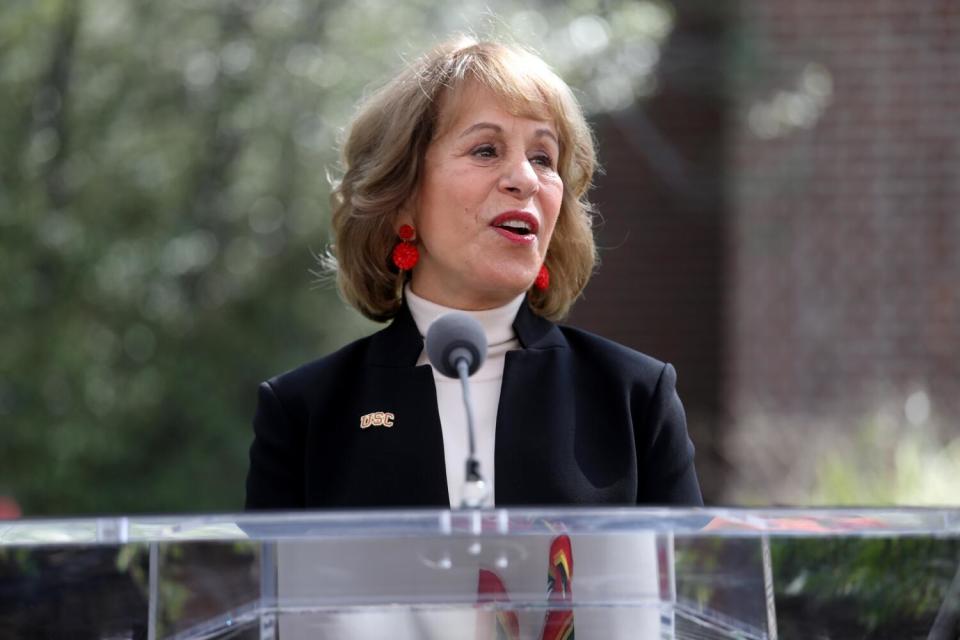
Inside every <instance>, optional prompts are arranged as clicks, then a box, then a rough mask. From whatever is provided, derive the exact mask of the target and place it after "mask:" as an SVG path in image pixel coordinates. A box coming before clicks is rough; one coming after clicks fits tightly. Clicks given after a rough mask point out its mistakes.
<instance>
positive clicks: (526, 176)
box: [500, 156, 540, 199]
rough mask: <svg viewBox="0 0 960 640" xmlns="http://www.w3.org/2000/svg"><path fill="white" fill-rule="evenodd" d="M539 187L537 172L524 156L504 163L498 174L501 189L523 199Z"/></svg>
mask: <svg viewBox="0 0 960 640" xmlns="http://www.w3.org/2000/svg"><path fill="white" fill-rule="evenodd" d="M539 187H540V181H539V180H538V179H537V172H536V170H535V169H534V168H533V165H532V164H531V163H530V160H529V159H528V158H527V157H526V156H524V157H522V158H516V159H511V160H510V161H509V162H507V163H505V165H504V169H503V175H501V176H500V190H501V191H504V192H506V193H509V194H511V195H513V196H515V197H517V198H524V199H525V198H529V197H530V196H532V195H533V194H535V193H536V192H537V190H538V189H539Z"/></svg>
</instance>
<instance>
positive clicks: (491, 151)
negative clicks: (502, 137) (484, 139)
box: [473, 144, 497, 158]
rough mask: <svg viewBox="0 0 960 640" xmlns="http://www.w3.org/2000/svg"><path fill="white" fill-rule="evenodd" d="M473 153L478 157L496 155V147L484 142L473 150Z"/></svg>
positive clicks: (492, 156)
mask: <svg viewBox="0 0 960 640" xmlns="http://www.w3.org/2000/svg"><path fill="white" fill-rule="evenodd" d="M473 155H475V156H477V157H479V158H495V157H497V149H496V147H494V146H493V145H492V144H484V145H481V146H479V147H477V148H476V149H474V150H473Z"/></svg>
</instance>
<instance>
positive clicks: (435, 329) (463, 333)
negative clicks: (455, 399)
mask: <svg viewBox="0 0 960 640" xmlns="http://www.w3.org/2000/svg"><path fill="white" fill-rule="evenodd" d="M427 357H428V358H430V364H432V365H433V368H434V369H436V370H437V371H439V372H440V373H442V374H443V375H445V376H447V377H450V378H459V377H460V376H459V374H458V373H457V360H459V359H460V358H464V359H466V360H467V367H468V371H469V372H470V375H473V374H474V373H476V371H477V369H479V368H480V365H482V364H483V360H484V358H486V357H487V336H486V334H485V333H484V332H483V327H482V326H480V323H479V322H477V321H476V320H474V319H473V318H471V317H470V316H468V315H467V314H465V313H460V312H459V311H454V312H453V313H448V314H446V315H443V316H440V317H439V318H437V319H436V320H434V321H433V323H432V324H431V325H430V328H429V329H427Z"/></svg>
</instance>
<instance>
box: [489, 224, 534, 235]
mask: <svg viewBox="0 0 960 640" xmlns="http://www.w3.org/2000/svg"><path fill="white" fill-rule="evenodd" d="M493 226H495V227H496V228H498V229H503V230H504V231H507V232H509V233H512V234H514V235H516V236H521V237H524V236H531V235H533V227H532V225H531V224H530V223H528V222H524V221H523V220H510V221H509V222H504V223H502V224H495V225H493Z"/></svg>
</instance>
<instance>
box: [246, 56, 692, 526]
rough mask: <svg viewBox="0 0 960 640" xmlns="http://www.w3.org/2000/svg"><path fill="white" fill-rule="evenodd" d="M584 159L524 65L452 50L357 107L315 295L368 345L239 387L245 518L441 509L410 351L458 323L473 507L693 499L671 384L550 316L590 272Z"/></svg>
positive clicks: (558, 92) (421, 373) (660, 369)
mask: <svg viewBox="0 0 960 640" xmlns="http://www.w3.org/2000/svg"><path fill="white" fill-rule="evenodd" d="M595 162H596V156H595V151H594V146H593V141H592V137H591V133H590V130H589V127H588V125H587V123H586V121H585V119H584V117H583V113H582V111H581V109H580V107H579V106H578V105H577V103H576V101H575V99H574V97H573V95H572V93H571V91H570V89H569V88H568V87H567V86H566V85H565V84H564V83H563V81H562V80H560V79H559V78H558V77H557V76H556V75H555V74H554V73H553V72H552V71H550V70H549V69H548V68H547V66H546V65H545V64H544V63H543V62H542V61H541V60H540V59H539V58H537V57H536V56H534V55H532V54H531V53H528V52H526V51H524V50H521V49H518V48H515V47H510V46H505V45H502V44H495V43H487V42H483V43H478V42H475V41H470V40H459V41H456V42H453V43H449V44H447V45H444V46H441V47H439V48H437V49H436V50H434V51H432V52H430V53H428V54H427V55H425V56H423V57H422V58H421V59H419V60H418V61H417V62H415V63H414V64H413V65H411V66H410V67H409V68H408V69H406V70H405V71H404V72H403V73H402V74H401V75H400V76H399V77H397V78H396V79H394V80H393V81H392V82H390V83H389V84H387V85H386V86H385V87H383V88H382V89H381V90H380V91H378V92H377V93H375V94H374V95H373V96H371V97H370V98H369V100H367V101H366V103H365V104H364V105H362V107H361V109H360V111H359V113H358V115H357V116H356V117H355V119H354V121H353V123H352V125H351V127H350V129H349V133H348V136H347V138H346V142H345V144H344V148H343V164H344V169H345V173H344V176H343V179H342V181H341V182H340V184H339V185H337V187H336V188H335V190H334V194H333V203H334V205H333V206H334V208H333V230H334V237H335V244H334V251H335V254H336V259H335V268H336V270H337V282H338V286H339V289H340V291H341V294H342V295H343V297H344V298H345V299H346V300H347V301H348V302H349V303H351V304H352V305H353V306H354V307H356V308H357V309H359V310H360V311H361V312H362V313H363V314H364V315H366V316H367V317H369V318H372V319H374V320H378V321H386V320H391V323H390V325H389V326H388V327H386V328H385V329H383V330H382V331H380V332H378V333H376V334H374V335H372V336H370V337H368V338H364V339H362V340H359V341H357V342H354V343H353V344H350V345H348V346H346V347H344V348H343V349H341V350H339V351H337V352H336V353H333V354H331V355H328V356H327V357H325V358H321V359H320V360H317V361H315V362H312V363H310V364H307V365H304V366H302V367H300V368H298V369H296V370H294V371H291V372H289V373H286V374H283V375H281V376H278V377H276V378H273V379H271V380H269V381H267V382H265V383H263V384H262V385H261V386H260V390H259V394H260V395H259V404H258V407H257V412H256V416H255V419H254V431H255V439H254V442H253V445H252V447H251V450H250V471H249V475H248V478H247V508H249V509H289V508H303V507H307V508H319V507H392V506H435V507H444V506H451V505H452V506H457V505H459V504H460V491H461V486H462V480H463V461H464V459H465V457H466V438H467V436H466V427H465V414H464V409H463V406H462V403H461V401H460V396H459V394H460V391H459V386H458V382H457V381H455V380H450V379H447V378H444V377H443V376H441V375H440V374H439V373H436V372H434V371H433V370H432V368H431V367H430V366H429V364H428V361H427V357H426V354H425V353H424V350H423V338H422V336H423V335H424V334H425V333H426V330H427V327H428V326H429V324H430V322H432V321H433V320H434V319H436V318H437V317H439V316H440V315H443V314H444V313H446V312H448V311H451V310H454V309H456V310H462V311H466V312H468V313H470V314H472V315H473V316H474V317H476V318H477V319H478V320H479V321H480V322H481V324H482V325H483V327H484V330H485V332H486V333H487V338H488V342H489V344H490V350H489V352H488V357H487V361H486V363H485V364H484V366H483V367H482V368H481V369H480V371H478V372H477V373H476V374H475V375H474V377H473V379H472V381H471V384H472V390H473V393H474V396H475V404H476V407H475V411H476V417H477V421H476V422H477V430H478V432H477V452H478V457H479V459H480V461H481V465H482V470H483V475H484V477H485V479H486V480H487V482H488V484H490V485H491V486H492V491H491V493H490V499H489V502H488V504H489V505H490V506H492V505H493V504H496V505H497V506H506V505H559V504H564V505H571V504H583V505H588V504H589V505H598V504H608V505H614V504H617V505H632V504H687V505H698V504H701V503H702V501H701V497H700V489H699V486H698V484H697V478H696V473H695V471H694V467H693V445H692V444H691V442H690V440H689V438H688V436H687V430H686V423H685V417H684V412H683V407H682V405H681V404H680V400H679V398H678V397H677V395H676V392H675V389H674V384H675V373H674V370H673V368H672V367H671V366H670V365H667V364H663V363H661V362H658V361H656V360H654V359H652V358H650V357H648V356H645V355H642V354H640V353H637V352H635V351H632V350H630V349H627V348H625V347H623V346H620V345H617V344H614V343H612V342H610V341H607V340H604V339H603V338H599V337H597V336H594V335H591V334H589V333H586V332H583V331H580V330H577V329H573V328H569V327H562V326H558V325H556V324H554V321H556V320H558V319H560V318H562V317H563V316H564V315H565V314H566V312H567V311H568V309H569V307H570V305H571V304H572V302H573V301H574V299H575V298H576V297H577V296H578V295H579V294H580V292H581V291H582V290H583V288H584V286H585V285H586V283H587V280H588V279H589V276H590V274H591V272H592V270H593V267H594V264H595V259H596V255H595V247H594V242H593V236H592V230H591V215H590V214H591V209H590V204H589V202H588V201H587V198H586V194H587V190H588V188H589V186H590V182H591V179H592V175H593V171H594V167H595Z"/></svg>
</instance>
